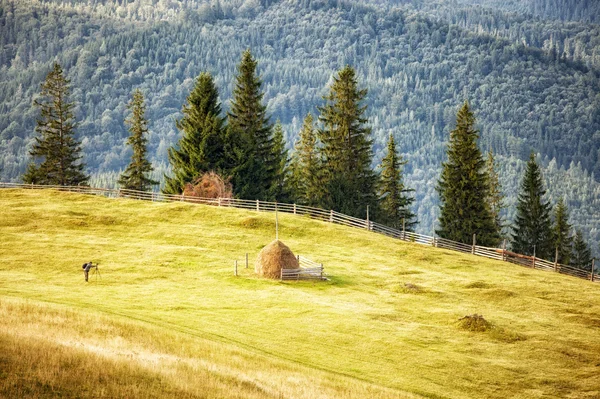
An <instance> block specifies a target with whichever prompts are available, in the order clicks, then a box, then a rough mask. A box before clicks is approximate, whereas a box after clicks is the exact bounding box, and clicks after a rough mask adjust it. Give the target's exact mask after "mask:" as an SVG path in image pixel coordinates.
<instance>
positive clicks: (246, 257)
mask: <svg viewBox="0 0 600 399" xmlns="http://www.w3.org/2000/svg"><path fill="white" fill-rule="evenodd" d="M247 268H248V252H246V269H247Z"/></svg>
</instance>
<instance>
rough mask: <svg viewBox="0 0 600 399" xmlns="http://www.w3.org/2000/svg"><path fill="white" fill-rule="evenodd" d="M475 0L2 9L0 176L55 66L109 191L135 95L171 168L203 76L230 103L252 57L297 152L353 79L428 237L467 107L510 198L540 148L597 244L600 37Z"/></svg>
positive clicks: (582, 25)
mask: <svg viewBox="0 0 600 399" xmlns="http://www.w3.org/2000/svg"><path fill="white" fill-rule="evenodd" d="M541 2H542V1H541V0H532V1H531V4H534V3H535V4H537V3H540V4H541ZM477 3H480V4H481V6H479V7H472V3H467V2H466V1H457V2H452V3H447V2H418V1H414V2H410V3H404V2H403V3H401V4H394V3H393V2H389V3H388V2H373V3H372V4H369V5H364V3H359V2H344V1H333V0H332V1H326V0H282V1H250V0H247V1H241V0H239V1H220V2H219V1H216V0H215V1H213V2H211V3H208V2H192V1H170V2H167V1H163V0H161V1H158V2H156V1H154V2H152V1H147V0H136V1H133V2H128V1H116V2H115V1H95V2H92V1H89V2H83V4H82V2H75V1H72V2H58V1H24V0H0V29H1V30H2V35H0V41H1V51H0V85H1V87H2V90H0V169H1V171H0V179H1V180H17V179H18V178H19V176H20V175H21V174H22V172H23V171H24V169H25V166H26V164H27V162H28V159H27V156H26V154H27V146H28V145H30V144H31V142H32V139H33V126H34V123H35V118H36V116H37V112H36V110H35V108H34V107H33V106H32V99H33V98H34V96H35V95H36V93H37V92H38V91H39V83H40V82H41V81H42V79H43V78H44V76H45V75H46V73H47V72H48V70H49V67H50V64H51V62H52V61H53V60H54V59H57V60H58V61H59V62H60V63H61V64H62V65H63V68H64V69H65V71H66V73H67V76H68V77H69V78H70V79H71V80H72V88H73V96H72V98H73V100H74V101H76V103H77V109H76V114H77V117H78V119H79V121H80V124H79V127H78V132H79V134H80V137H81V139H82V143H83V150H84V152H85V162H86V163H87V165H88V169H89V171H91V172H92V173H93V174H94V176H95V177H96V181H105V182H106V181H107V176H108V177H112V176H113V175H114V174H115V172H117V171H118V170H120V169H121V168H123V167H124V166H125V165H126V164H127V162H128V158H129V155H130V154H129V152H128V151H129V150H128V149H127V147H126V146H125V145H124V140H125V138H126V136H127V132H126V128H125V126H124V125H123V120H124V116H125V105H126V103H127V101H128V99H129V96H130V94H131V91H132V90H133V89H134V88H140V89H142V91H143V92H144V94H145V96H146V97H147V104H148V113H147V116H148V118H149V120H150V132H151V135H150V151H151V158H152V160H153V161H154V162H155V164H156V165H158V166H159V168H158V170H159V171H164V170H165V168H166V166H165V162H166V154H167V149H168V147H169V146H171V145H173V144H175V143H176V141H177V138H178V132H177V131H176V129H175V123H174V121H175V119H177V118H179V117H180V115H181V114H180V110H181V106H182V104H183V102H184V99H185V97H186V96H187V94H188V93H189V91H190V89H191V88H192V84H193V79H194V78H195V77H196V76H197V75H198V74H199V73H200V72H201V71H204V70H207V71H210V72H211V73H212V74H213V75H214V77H215V81H216V83H217V85H218V86H219V89H220V91H221V99H222V101H223V102H224V108H225V109H227V107H228V103H227V101H228V99H229V98H230V96H231V90H232V85H233V76H234V73H235V66H236V64H237V63H238V61H239V58H240V56H241V53H242V51H243V50H244V49H246V48H251V49H252V51H253V53H254V54H255V55H256V56H257V58H258V61H259V73H261V75H262V79H263V82H264V85H263V88H264V90H265V100H266V102H267V105H268V111H269V113H270V114H271V115H272V119H273V121H274V120H275V119H280V120H281V122H282V123H283V125H284V129H285V131H286V136H287V140H288V143H289V144H290V145H291V144H292V143H293V141H294V139H295V137H296V135H297V133H298V131H299V129H300V125H301V121H302V119H303V117H304V115H305V114H306V113H307V112H313V113H316V107H317V106H319V105H322V104H323V101H322V98H321V97H322V95H323V94H325V92H326V87H327V84H328V82H330V79H331V76H332V74H333V73H334V72H335V71H336V70H338V69H340V68H341V67H343V66H344V65H345V64H351V65H353V66H354V67H355V68H356V69H357V75H358V78H359V82H360V84H361V85H362V86H363V87H366V88H368V89H369V94H368V96H367V104H368V106H369V110H368V112H369V116H370V124H371V126H372V128H373V135H374V139H375V153H376V158H377V159H376V162H378V161H379V159H380V158H381V156H382V153H383V149H384V145H385V139H386V137H387V136H388V135H389V133H390V132H392V133H393V134H394V136H395V137H396V143H397V145H398V148H399V150H400V151H401V152H402V153H403V154H404V155H405V157H406V158H407V159H408V161H409V163H408V165H407V166H406V170H405V172H406V173H407V176H406V180H407V183H408V184H409V185H410V186H412V187H413V188H415V190H416V197H417V201H416V203H415V204H416V207H417V209H415V210H416V211H417V212H418V216H419V219H420V222H421V223H420V225H419V227H418V230H420V231H424V232H427V233H430V232H431V231H432V228H433V227H432V226H433V223H434V221H435V220H436V218H437V207H436V204H437V195H436V194H435V190H434V186H435V181H436V179H437V177H438V176H439V167H440V164H441V162H442V161H443V160H444V157H445V152H444V151H445V142H446V141H447V138H448V132H449V131H450V129H451V128H452V123H453V120H454V117H455V114H456V110H457V107H458V106H459V104H461V103H462V101H464V100H465V99H469V101H470V102H471V104H472V106H473V109H474V110H475V112H476V117H477V118H478V122H479V126H480V129H481V136H482V138H481V146H482V148H483V149H484V150H487V149H492V150H493V151H494V152H496V153H498V154H499V159H500V160H501V169H502V172H503V173H502V175H501V178H502V182H503V184H504V188H505V191H506V193H507V195H508V196H509V198H508V200H507V203H508V204H509V205H512V204H514V200H515V195H516V185H517V184H518V181H519V179H520V176H521V175H520V173H522V170H523V162H522V160H524V159H526V157H527V156H528V154H529V152H530V151H531V150H534V151H535V152H538V153H540V154H541V156H542V159H543V160H544V164H545V166H546V167H547V168H546V171H545V172H546V174H547V180H548V183H550V182H552V183H551V184H552V185H551V186H550V187H548V188H549V192H550V193H551V196H552V199H553V201H555V200H556V199H557V198H558V197H559V196H561V195H566V197H567V204H568V205H569V207H570V209H571V213H572V220H573V221H574V222H575V224H576V225H577V226H581V227H583V228H584V231H585V232H586V234H587V235H589V236H591V237H592V238H594V239H597V238H598V234H599V232H598V229H597V226H598V223H599V218H600V216H599V214H600V186H599V185H598V182H597V181H598V178H599V177H600V95H599V93H600V84H599V72H598V71H599V69H598V65H600V61H598V59H599V57H600V55H599V52H600V49H599V45H598V43H599V42H600V39H599V38H600V33H599V32H598V27H597V26H596V25H590V24H587V23H586V22H569V23H563V22H560V21H556V20H548V19H543V18H533V17H527V16H526V14H525V16H523V15H520V16H519V15H517V14H515V13H514V12H513V11H515V10H517V9H518V8H514V7H513V5H514V4H517V3H511V2H509V1H495V2H494V1H491V0H488V1H483V0H482V1H478V2H477ZM527 4H529V3H527ZM590 4H591V3H590ZM515 7H516V6H515ZM590 7H593V4H591V5H590ZM548 9H550V8H548ZM436 10H437V11H436ZM559 19H577V18H575V17H569V18H566V17H565V18H559ZM559 32H560V35H559ZM578 43H579V45H578ZM582 43H583V44H582ZM565 47H567V50H565ZM577 190H582V191H583V192H585V193H586V194H585V195H583V196H582V195H578V194H576V193H577ZM511 214H512V209H509V211H508V216H509V217H510V216H511Z"/></svg>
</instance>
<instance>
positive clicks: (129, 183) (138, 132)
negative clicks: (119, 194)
mask: <svg viewBox="0 0 600 399" xmlns="http://www.w3.org/2000/svg"><path fill="white" fill-rule="evenodd" d="M127 108H128V109H129V110H130V111H131V115H130V116H129V118H128V119H126V120H125V123H127V124H128V125H129V131H130V132H131V136H129V138H128V139H127V144H129V145H130V146H131V148H132V149H133V154H132V155H131V162H130V163H129V166H127V169H125V172H123V173H122V174H121V176H120V178H119V185H120V186H121V188H124V189H128V190H138V191H150V190H151V189H152V186H154V185H157V184H158V182H157V181H155V180H152V179H150V178H149V177H148V176H147V175H148V173H150V172H152V171H153V170H154V168H153V167H152V164H151V163H150V162H149V161H148V160H147V159H146V144H147V142H148V139H146V137H144V135H145V134H147V133H148V121H147V120H146V116H145V114H146V105H145V104H144V95H143V94H142V92H141V91H140V90H139V89H137V90H135V91H134V92H133V98H132V99H131V101H130V102H129V104H127Z"/></svg>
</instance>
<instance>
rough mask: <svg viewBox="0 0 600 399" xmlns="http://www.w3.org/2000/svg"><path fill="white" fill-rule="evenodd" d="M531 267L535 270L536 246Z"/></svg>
mask: <svg viewBox="0 0 600 399" xmlns="http://www.w3.org/2000/svg"><path fill="white" fill-rule="evenodd" d="M531 267H533V268H534V269H535V245H534V246H533V259H532V260H531Z"/></svg>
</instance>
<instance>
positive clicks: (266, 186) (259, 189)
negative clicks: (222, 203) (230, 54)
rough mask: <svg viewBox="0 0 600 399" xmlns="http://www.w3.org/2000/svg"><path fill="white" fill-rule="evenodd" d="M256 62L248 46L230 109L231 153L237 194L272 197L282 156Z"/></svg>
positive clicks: (263, 197)
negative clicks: (276, 153)
mask: <svg viewBox="0 0 600 399" xmlns="http://www.w3.org/2000/svg"><path fill="white" fill-rule="evenodd" d="M256 66H257V62H256V60H254V58H253V57H252V54H251V53H250V50H246V51H245V52H244V54H243V55H242V61H241V62H240V64H239V65H238V75H237V76H236V85H235V88H234V90H233V99H232V100H231V109H230V111H229V112H228V113H227V117H228V122H229V127H228V133H227V136H228V138H227V141H228V143H229V144H228V145H229V147H228V150H227V153H228V157H229V165H230V175H231V176H232V183H233V188H234V191H235V193H236V194H237V196H239V197H240V198H244V199H259V200H271V199H273V196H272V195H273V193H272V190H271V189H272V186H273V182H274V180H275V175H276V171H277V167H278V159H275V158H274V157H273V146H274V144H273V132H272V130H273V129H272V126H271V125H270V124H269V118H268V117H267V112H266V106H264V105H263V104H262V98H263V93H262V92H261V89H260V87H261V81H260V79H259V77H258V76H257V75H256Z"/></svg>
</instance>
